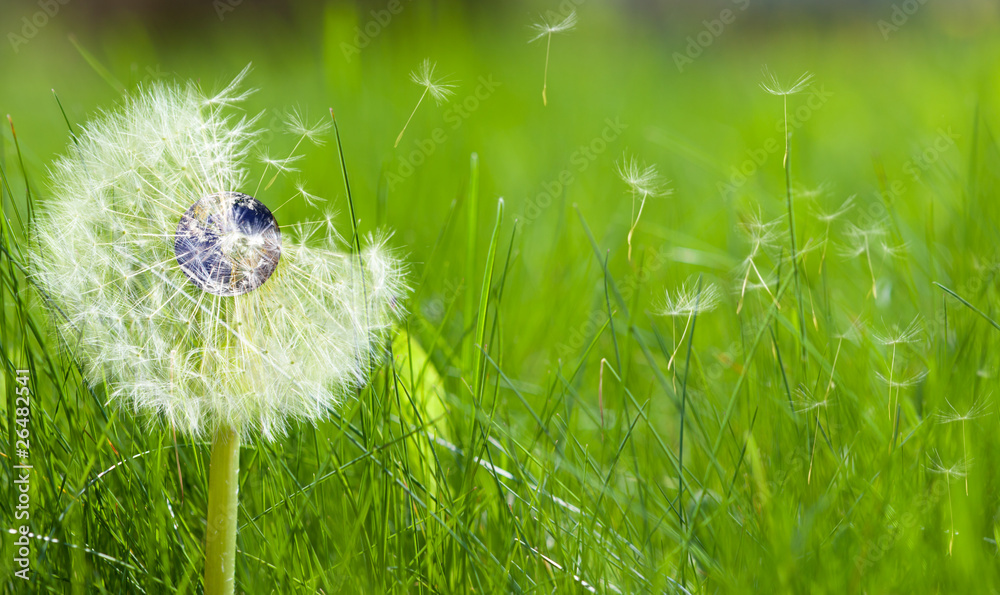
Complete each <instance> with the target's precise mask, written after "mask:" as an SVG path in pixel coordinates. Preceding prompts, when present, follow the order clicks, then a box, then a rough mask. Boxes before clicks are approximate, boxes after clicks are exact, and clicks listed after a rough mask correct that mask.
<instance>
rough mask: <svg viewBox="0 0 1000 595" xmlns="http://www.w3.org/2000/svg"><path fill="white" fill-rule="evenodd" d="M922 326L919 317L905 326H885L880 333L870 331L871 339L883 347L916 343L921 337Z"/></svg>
mask: <svg viewBox="0 0 1000 595" xmlns="http://www.w3.org/2000/svg"><path fill="white" fill-rule="evenodd" d="M923 332H924V326H923V324H922V323H921V321H920V317H919V316H916V317H914V318H913V320H911V321H910V323H909V324H907V325H906V326H900V325H898V324H890V325H885V329H884V330H882V331H874V330H873V331H872V338H874V339H875V340H876V341H878V342H879V343H881V344H883V345H888V346H892V345H904V344H906V343H916V342H917V341H919V340H920V338H921V337H922V336H923Z"/></svg>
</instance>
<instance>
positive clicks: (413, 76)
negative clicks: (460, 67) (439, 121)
mask: <svg viewBox="0 0 1000 595" xmlns="http://www.w3.org/2000/svg"><path fill="white" fill-rule="evenodd" d="M435 69H437V64H436V63H434V62H431V61H430V59H429V58H424V61H423V62H421V63H420V68H419V69H418V70H414V71H413V72H411V73H410V80H411V81H413V82H414V83H416V84H418V85H420V86H421V87H423V88H424V89H426V90H427V92H428V93H430V94H431V97H433V98H434V101H435V102H436V103H437V104H438V105H440V104H441V102H442V101H444V100H445V99H447V98H449V97H451V96H452V95H454V94H455V91H453V89H454V88H455V85H454V84H452V83H450V82H448V81H447V80H445V79H444V78H439V79H435V78H434V70H435Z"/></svg>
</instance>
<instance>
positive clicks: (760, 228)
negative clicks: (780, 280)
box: [736, 213, 781, 314]
mask: <svg viewBox="0 0 1000 595" xmlns="http://www.w3.org/2000/svg"><path fill="white" fill-rule="evenodd" d="M740 231H742V232H743V234H744V235H745V236H746V237H747V240H748V242H749V243H750V253H749V254H748V255H747V257H746V258H745V259H743V264H742V266H741V268H742V269H743V271H744V272H743V281H742V282H741V283H740V301H739V302H738V303H737V304H736V313H737V314H739V313H740V311H741V310H742V309H743V298H744V297H745V296H746V292H747V289H752V288H758V287H759V288H761V289H763V290H764V291H766V292H767V294H768V295H769V296H771V300H772V301H773V302H774V305H775V307H776V308H780V307H781V306H780V305H779V304H778V300H777V298H775V297H774V294H773V293H771V289H770V288H769V287H768V285H767V281H765V280H764V276H763V275H761V273H760V269H759V268H758V267H757V262H756V259H757V258H758V257H759V256H760V255H761V253H762V252H763V251H764V249H769V248H774V247H775V246H777V245H778V242H779V241H780V239H781V236H780V233H779V232H778V222H777V221H767V222H765V221H764V220H763V219H762V218H761V216H760V214H759V213H757V214H754V213H750V214H749V215H748V216H747V217H746V219H744V220H743V221H742V222H741V223H740ZM750 273H753V274H754V275H756V277H757V280H758V281H759V283H750Z"/></svg>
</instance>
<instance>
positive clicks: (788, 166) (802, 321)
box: [782, 95, 806, 360]
mask: <svg viewBox="0 0 1000 595" xmlns="http://www.w3.org/2000/svg"><path fill="white" fill-rule="evenodd" d="M782 100H783V105H784V115H785V160H784V166H785V195H786V197H787V201H788V236H789V239H790V243H791V247H792V277H794V278H795V297H796V300H797V301H798V306H799V330H800V332H801V337H802V340H801V343H802V359H803V360H804V359H805V358H806V314H805V310H804V309H803V305H802V288H801V286H800V285H799V260H798V255H797V254H796V251H795V211H794V209H792V163H791V152H792V134H791V132H790V131H789V130H788V95H783V96H782Z"/></svg>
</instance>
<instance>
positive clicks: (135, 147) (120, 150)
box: [31, 71, 404, 593]
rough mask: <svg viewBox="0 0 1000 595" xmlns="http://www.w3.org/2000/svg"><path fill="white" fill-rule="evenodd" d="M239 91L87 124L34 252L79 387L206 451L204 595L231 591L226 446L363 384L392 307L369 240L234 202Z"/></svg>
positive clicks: (233, 469)
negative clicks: (362, 243) (295, 230)
mask: <svg viewBox="0 0 1000 595" xmlns="http://www.w3.org/2000/svg"><path fill="white" fill-rule="evenodd" d="M244 75H245V71H244V73H242V74H241V75H240V76H239V77H237V79H236V80H235V81H234V83H233V84H232V85H230V86H229V87H227V89H226V90H224V91H223V92H222V93H220V94H219V95H216V96H214V97H206V96H205V95H204V94H203V93H202V92H201V91H200V90H199V89H198V88H197V87H195V86H194V85H189V86H187V87H180V86H173V85H159V84H158V85H154V86H152V87H150V88H148V89H146V90H145V91H144V92H142V93H140V94H137V95H136V96H134V97H132V98H130V99H127V100H126V102H125V105H124V106H123V107H122V108H121V109H120V110H118V111H114V112H110V113H106V114H104V115H102V116H101V117H99V118H98V119H96V120H94V121H92V122H90V123H89V124H87V125H86V126H85V127H84V130H83V133H82V134H80V135H78V137H77V138H76V142H75V144H74V145H73V146H71V148H70V152H69V154H68V155H66V156H65V157H62V158H60V159H58V160H57V161H56V163H55V164H54V166H53V167H52V196H53V199H52V200H50V201H49V202H48V203H47V204H45V205H43V207H42V210H41V212H40V214H39V216H38V217H37V225H36V228H35V229H34V236H35V241H34V243H33V245H32V252H33V256H32V259H31V266H32V275H33V277H34V278H35V279H36V281H37V283H38V285H39V287H40V288H41V289H42V290H43V291H44V292H45V296H46V299H47V300H48V301H49V302H50V303H51V305H52V306H53V310H54V311H57V312H58V313H59V316H58V317H57V318H56V320H57V324H58V325H59V327H60V330H61V331H62V335H63V336H64V337H65V338H66V340H67V342H69V343H70V344H71V345H72V346H73V348H74V351H75V352H76V353H78V354H79V355H80V357H81V360H82V364H83V369H84V372H85V376H86V378H87V379H88V381H89V382H92V383H98V382H101V381H102V380H103V379H104V378H105V377H107V378H108V380H109V384H108V394H109V396H110V400H111V401H113V402H116V403H117V404H119V405H121V406H124V407H127V408H129V409H132V410H134V411H135V412H138V413H144V414H147V415H148V416H149V418H150V419H154V420H155V419H162V420H163V421H164V422H165V423H166V424H167V425H169V426H170V427H171V428H176V429H179V430H181V431H182V432H185V433H187V434H189V435H191V436H196V437H200V436H205V435H211V436H213V446H212V462H211V467H210V472H209V502H208V525H207V527H208V529H207V534H206V567H205V592H206V593H232V591H233V588H234V569H235V566H234V564H235V538H236V519H237V506H236V504H237V486H238V470H239V445H240V442H241V440H244V439H245V438H247V437H249V436H252V435H259V436H261V437H262V438H263V439H265V440H275V439H276V438H277V437H278V436H280V435H282V434H284V433H285V431H286V428H287V427H288V424H289V423H290V422H293V421H299V420H310V421H316V420H319V419H321V418H323V417H325V416H326V415H327V414H328V413H329V412H330V411H331V410H333V409H334V408H335V407H337V406H338V404H340V403H341V402H342V401H343V400H344V399H346V398H348V397H349V396H350V395H351V394H352V393H353V392H354V391H355V390H357V389H358V388H359V387H361V386H362V385H364V384H365V383H366V381H367V378H368V375H369V373H370V370H371V367H372V366H373V365H375V364H377V363H378V362H379V361H380V360H381V358H382V356H383V352H384V349H383V348H382V345H383V344H384V342H385V341H386V340H387V339H388V333H389V331H390V330H391V327H392V325H393V323H394V321H395V320H396V319H398V317H399V316H400V315H401V314H402V312H401V309H400V306H399V300H400V299H401V298H402V297H403V294H404V285H403V282H404V281H403V275H402V267H401V265H400V264H399V263H398V261H397V260H396V258H395V257H394V256H393V255H392V254H391V253H390V252H389V251H388V250H387V248H386V246H385V241H384V239H374V238H373V239H372V240H371V242H370V243H369V245H368V246H367V247H366V248H364V249H363V250H362V251H361V252H360V253H358V254H351V253H348V252H345V251H344V250H343V249H342V248H341V243H340V242H339V239H338V236H336V234H333V233H327V234H326V236H325V237H320V238H317V239H318V241H317V242H315V243H311V244H309V245H307V244H306V243H304V242H303V241H301V240H298V239H296V238H295V237H294V236H295V234H289V233H282V229H281V228H280V227H279V225H278V222H277V220H276V218H275V217H274V214H273V212H272V211H270V210H269V209H268V207H267V206H266V205H265V202H266V201H267V200H268V199H267V197H263V196H262V197H261V198H256V197H254V196H251V195H249V194H246V193H244V192H242V191H241V190H243V189H247V188H248V171H247V166H248V164H249V163H250V162H251V159H250V158H249V153H250V150H251V147H252V146H253V144H254V142H255V140H256V139H257V137H258V135H259V133H258V132H257V131H255V129H254V124H255V123H256V118H253V117H246V116H243V117H237V116H235V115H233V114H232V113H230V112H231V111H232V110H231V107H230V106H232V105H234V104H236V103H238V101H239V100H241V99H242V98H244V97H245V96H246V93H238V92H237V88H238V87H239V84H240V82H241V80H242V78H243V76H244ZM300 132H301V133H302V135H303V136H305V137H308V136H309V134H307V132H306V131H305V130H300ZM269 167H276V164H275V163H272V164H270V166H269ZM269 167H265V171H266V170H267V169H269ZM261 179H263V176H262V178H261ZM258 187H259V184H258ZM291 230H292V228H291V227H289V228H286V230H285V231H286V232H287V231H291Z"/></svg>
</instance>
